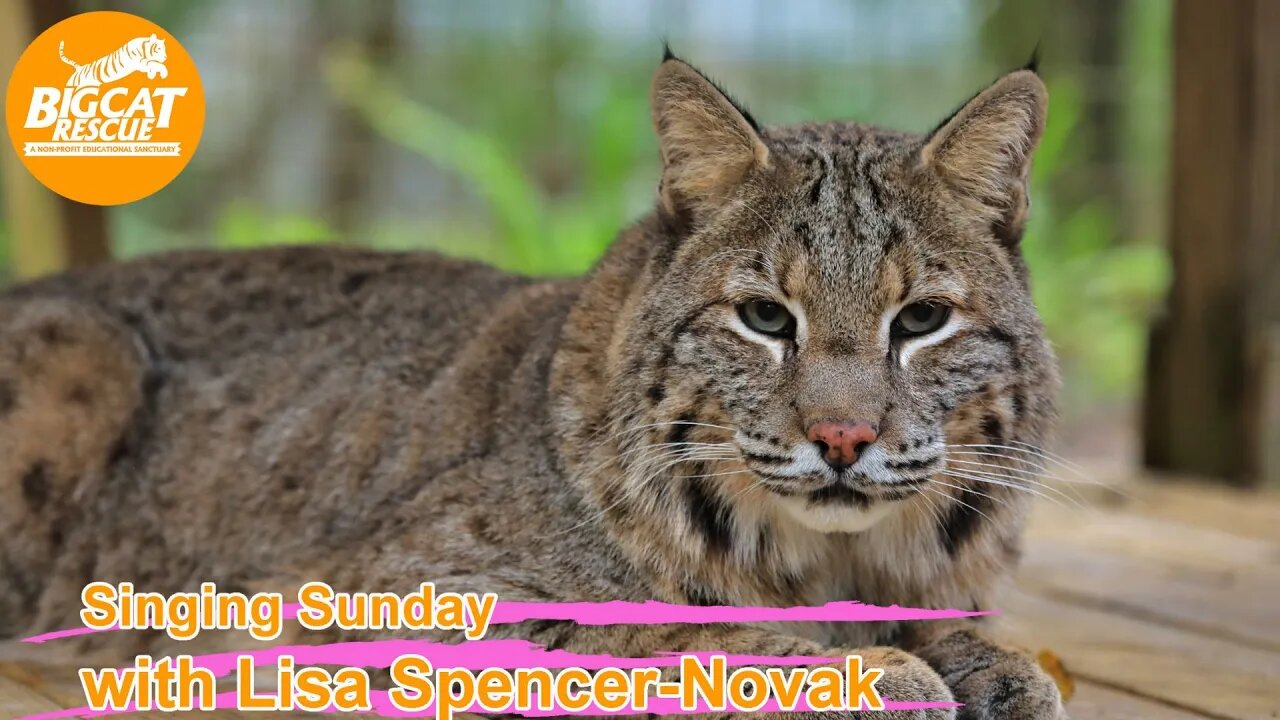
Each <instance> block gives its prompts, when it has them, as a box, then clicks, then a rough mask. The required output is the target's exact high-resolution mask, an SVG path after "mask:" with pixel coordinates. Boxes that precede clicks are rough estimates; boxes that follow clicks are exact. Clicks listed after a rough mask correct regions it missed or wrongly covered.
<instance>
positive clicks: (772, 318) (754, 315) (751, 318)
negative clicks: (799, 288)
mask: <svg viewBox="0 0 1280 720" xmlns="http://www.w3.org/2000/svg"><path fill="white" fill-rule="evenodd" d="M738 317H740V318H742V322H743V323H744V324H746V326H747V327H749V328H751V329H752V330H755V331H756V332H758V333H760V334H762V335H772V336H773V337H781V338H790V337H794V336H795V334H796V320H795V318H793V317H791V313H789V312H787V309H786V308H784V307H782V305H780V304H778V303H776V302H770V301H768V300H751V301H749V302H744V303H742V304H741V305H739V306H738Z"/></svg>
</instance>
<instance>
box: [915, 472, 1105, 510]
mask: <svg viewBox="0 0 1280 720" xmlns="http://www.w3.org/2000/svg"><path fill="white" fill-rule="evenodd" d="M939 475H943V476H946V477H952V478H956V479H957V480H972V481H973V482H981V483H987V484H989V485H998V486H1000V487H1006V488H1009V489H1011V490H1019V491H1021V492H1025V493H1027V494H1029V495H1035V496H1036V497H1039V498H1042V499H1044V500H1046V501H1048V502H1051V503H1053V504H1055V505H1058V506H1062V507H1065V506H1064V505H1063V501H1062V500H1060V499H1058V498H1055V497H1053V496H1051V495H1047V494H1045V493H1043V492H1041V491H1039V490H1037V489H1036V488H1034V487H1031V486H1029V485H1025V484H1023V483H1022V482H1021V481H1019V480H1017V479H1012V480H1011V479H1009V478H1000V477H983V476H982V475H974V474H971V473H968V472H961V471H955V470H944V471H942V472H941V473H939ZM1064 497H1065V498H1066V499H1067V500H1068V501H1070V502H1072V503H1074V504H1075V505H1076V506H1077V507H1079V508H1080V509H1084V506H1083V505H1080V504H1079V503H1078V502H1077V501H1076V500H1075V498H1072V497H1070V496H1064Z"/></svg>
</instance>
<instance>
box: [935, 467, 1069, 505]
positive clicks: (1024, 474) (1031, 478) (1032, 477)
mask: <svg viewBox="0 0 1280 720" xmlns="http://www.w3.org/2000/svg"><path fill="white" fill-rule="evenodd" d="M947 462H948V463H955V464H957V465H967V466H973V467H975V468H979V467H980V468H992V469H995V470H1003V471H1004V473H1010V472H1013V473H1018V477H1019V478H1021V479H1022V480H1024V481H1025V482H1029V483H1035V484H1037V485H1040V486H1041V487H1044V488H1046V489H1052V488H1051V486H1050V485H1048V484H1046V483H1041V482H1039V481H1038V479H1039V478H1044V479H1046V480H1061V478H1059V477H1057V476H1056V475H1049V474H1047V473H1045V472H1036V471H1032V470H1024V469H1022V468H1010V467H1006V466H1004V465H998V464H996V463H985V462H978V461H976V460H957V459H953V458H948V459H947ZM957 469H959V470H964V471H965V472H974V473H981V474H985V473H986V472H990V471H982V470H974V469H972V468H969V467H965V468H957ZM1004 473H992V474H993V475H1000V476H1001V477H1009V476H1008V475H1006V474H1004ZM1067 488H1068V489H1069V490H1071V491H1072V494H1073V495H1074V496H1075V497H1076V498H1077V499H1079V500H1083V498H1082V497H1081V496H1080V493H1079V491H1078V490H1076V488H1075V487H1074V486H1073V485H1071V484H1068V485H1067ZM1058 492H1064V491H1061V490H1058ZM1064 494H1065V492H1064Z"/></svg>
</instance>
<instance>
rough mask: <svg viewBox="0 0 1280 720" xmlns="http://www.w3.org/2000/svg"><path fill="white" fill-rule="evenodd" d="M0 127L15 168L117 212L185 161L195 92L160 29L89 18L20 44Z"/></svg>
mask: <svg viewBox="0 0 1280 720" xmlns="http://www.w3.org/2000/svg"><path fill="white" fill-rule="evenodd" d="M5 120H6V123H7V125H8V128H9V138H10V139H11V140H12V142H13V148H14V150H15V151H17V153H18V156H19V157H20V158H21V159H22V163H23V164H24V165H26V167H27V169H28V170H29V171H31V174H32V175H34V176H35V177H36V179H37V180H39V181H40V182H41V183H43V184H44V185H45V186H46V187H48V188H49V189H50V190H53V191H54V192H56V193H58V194H59V195H62V196H64V197H68V198H70V199H72V200H76V201H79V202H82V203H88V204H90V205H119V204H121V203H127V202H133V201H135V200H141V199H142V198H144V197H147V196H148V195H151V194H152V193H154V192H156V191H157V190H160V189H161V188H163V187H164V186H165V185H168V184H169V182H170V181H172V180H173V179H174V178H175V177H177V176H178V173H180V172H182V169H183V168H185V167H186V166H187V163H188V162H190V160H191V156H192V154H193V153H195V150H196V145H197V144H198V143H199V142H200V133H201V131H202V130H203V128H204V88H203V87H202V86H201V84H200V75H199V73H198V72H197V70H196V65H195V62H194V61H192V59H191V56H190V55H188V54H187V51H186V50H185V49H183V47H182V45H180V44H179V43H178V41H177V40H175V39H174V38H173V36H172V35H170V34H169V33H167V32H165V30H164V28H162V27H160V26H159V25H156V24H155V23H153V22H151V21H149V20H146V19H145V18H141V17H138V16H136V15H130V14H128V13H121V12H90V13H84V14H82V15H76V16H73V17H70V18H67V19H66V20H63V21H62V22H60V23H58V24H56V25H54V26H53V27H51V28H49V29H48V30H46V31H45V32H43V33H41V35H40V36H39V37H37V38H36V39H35V40H34V41H33V42H32V43H31V44H30V45H29V46H27V49H26V51H24V52H23V53H22V57H21V58H19V59H18V64H17V66H15V67H14V69H13V75H12V76H11V77H10V78H9V87H8V90H7V92H6V94H5Z"/></svg>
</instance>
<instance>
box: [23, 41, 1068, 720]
mask: <svg viewBox="0 0 1280 720" xmlns="http://www.w3.org/2000/svg"><path fill="white" fill-rule="evenodd" d="M651 102H652V113H653V120H654V125H655V128H656V131H657V134H658V136H659V139H660V147H661V159H662V177H661V182H660V186H659V192H658V202H657V206H656V208H655V209H654V210H653V212H651V213H650V214H648V215H647V216H645V217H644V218H643V219H641V220H639V221H638V222H637V223H636V224H635V225H633V226H631V227H629V228H627V229H625V230H624V231H623V232H622V233H621V234H620V236H619V237H618V239H617V241H616V242H615V243H614V244H613V246H612V247H611V249H610V250H609V251H608V253H607V254H606V255H605V257H604V258H603V259H602V260H601V261H600V262H599V264H598V265H597V266H596V267H595V269H594V270H592V271H591V272H590V273H589V274H588V275H587V276H586V277H584V278H580V279H557V280H537V279H530V278H523V277H513V276H511V275H507V274H504V273H502V272H499V271H498V270H495V269H492V268H489V267H486V266H482V265H479V264H475V263H470V262H463V261H458V260H451V259H447V258H444V257H438V256H435V255H431V254H424V253H418V254H382V253H375V252H368V251H361V250H355V249H336V248H287V249H269V250H261V251H253V252H243V253H226V254H223V253H210V252H186V253H179V254H173V255H165V256H159V257H151V258H146V259H143V260H139V261H135V262H128V263H118V264H113V265H109V266H106V267H101V268H95V269H91V270H82V271H76V272H71V273H67V274H64V275H61V276H57V277H53V278H50V279H46V280H43V281H39V282H35V283H31V284H27V285H23V286H19V287H16V288H12V289H10V290H8V291H7V292H6V293H4V294H3V295H0V578H2V579H3V581H2V582H0V633H2V634H9V635H12V634H16V633H19V632H35V631H44V630H50V629H54V628H59V627H65V626H68V625H71V624H74V622H75V619H76V617H77V615H76V613H77V611H78V609H79V590H80V588H81V587H82V585H83V584H85V583H86V582H89V581H91V580H107V581H112V582H116V581H121V580H126V579H127V580H131V581H133V582H134V583H135V584H136V586H137V587H138V588H139V589H147V590H155V591H161V592H174V591H178V590H193V589H195V587H196V586H197V584H198V583H199V582H200V581H202V580H213V581H215V582H216V583H218V585H219V587H220V588H222V589H237V588H246V587H248V586H250V585H253V586H257V587H263V586H270V587H274V588H276V589H280V590H282V591H285V592H290V591H291V590H290V586H293V587H295V588H296V585H297V584H298V583H301V582H304V581H306V580H310V579H324V580H326V581H328V582H330V583H331V584H332V585H334V586H335V587H336V588H338V589H340V590H393V591H401V592H403V591H407V590H412V589H416V587H417V583H419V582H421V581H422V580H424V579H429V580H433V581H435V582H436V583H437V585H438V586H440V587H441V589H456V590H474V591H493V592H496V593H498V594H499V596H500V597H502V598H505V599H520V600H533V601H555V600H594V601H605V600H615V599H622V600H637V601H638V600H647V599H657V600H663V601H668V602H675V603H686V604H703V605H722V604H723V605H745V604H752V605H774V606H790V605H801V604H820V603H823V602H826V601H830V600H836V599H857V600H861V601H864V602H868V603H875V604H894V603H897V604H901V605H909V606H922V607H936V608H944V607H949V608H963V609H979V608H992V607H996V606H997V600H996V594H995V593H996V591H997V589H998V586H999V585H1000V584H1001V583H1002V581H1003V580H1004V579H1005V578H1006V577H1007V576H1008V574H1009V571H1010V569H1011V568H1012V566H1013V565H1014V564H1015V563H1016V561H1017V559H1018V555H1019V549H1020V535H1021V530H1022V525H1023V520H1024V515H1025V513H1026V509H1027V504H1028V503H1027V494H1026V493H1025V492H1020V488H1019V487H1018V485H1017V483H1016V482H1013V481H1010V480H1008V479H1006V480H999V479H998V478H1016V477H1017V476H1018V472H1019V471H1020V470H1021V469H1024V468H1025V467H1027V465H1026V461H1025V460H1024V459H1023V458H1024V457H1027V456H1026V455H1025V454H1024V453H1022V452H1019V449H1020V448H1023V447H1033V446H1037V445H1039V444H1041V443H1043V442H1044V439H1045V436H1046V433H1047V432H1048V431H1049V429H1050V424H1051V420H1052V417H1053V415H1054V410H1053V395H1054V393H1055V388H1056V385H1057V373H1056V369H1055V361H1054V358H1053V355H1052V353H1051V350H1050V348H1049V345H1048V344H1047V342H1046V340H1045V338H1044V333H1043V329H1042V326H1041V323H1040V321H1039V319H1038V317H1037V314H1036V311H1035V308H1034V306H1033V305H1032V302H1031V299H1030V296H1029V292H1028V278H1027V269H1026V266H1025V265H1024V263H1023V260H1022V258H1021V257H1020V250H1019V238H1020V235H1021V233H1022V229H1023V225H1024V220H1025V216H1026V212H1027V192H1026V183H1027V177H1028V170H1029V165H1030V162H1031V155H1032V151H1033V149H1034V147H1035V145H1036V143H1037V141H1038V139H1039V137H1040V134H1041V130H1042V127H1043V125H1044V119H1045V112H1046V107H1047V96H1046V91H1045V88H1044V85H1043V84H1042V82H1041V81H1040V79H1039V78H1038V76H1037V75H1036V73H1035V71H1034V69H1033V68H1032V69H1026V70H1019V71H1015V72H1012V73H1010V74H1008V75H1005V76H1004V77H1002V78H1000V79H999V80H998V81H997V82H995V83H994V84H993V85H991V86H990V87H988V88H987V89H985V90H983V91H982V92H981V93H979V94H978V95H977V96H975V97H974V98H972V99H971V100H970V101H969V102H967V103H966V104H965V105H964V106H963V107H961V108H960V109H959V110H958V111H957V112H956V113H955V114H954V115H953V116H952V117H950V118H949V119H947V120H946V121H945V122H943V123H942V124H941V125H940V126H939V127H938V128H937V129H936V130H934V131H932V132H930V133H928V134H927V135H918V134H911V133H904V132H893V131H887V130H882V129H878V128H874V127H869V126H866V125H860V124H853V123H843V122H832V123H824V124H805V125H798V126H793V127H764V126H761V125H759V124H758V123H757V122H756V121H755V120H754V119H753V118H752V117H751V115H750V114H748V113H747V112H746V111H745V110H743V109H742V108H741V107H740V106H738V105H737V104H735V103H734V101H733V100H731V99H730V97H729V96H728V95H726V94H725V93H724V92H722V91H721V90H720V89H719V88H718V87H717V86H716V85H715V84H713V83H712V82H711V81H709V80H708V79H706V77H705V76H703V75H702V74H701V73H700V72H698V71H697V70H695V69H694V68H693V67H691V66H690V65H688V64H687V63H685V62H684V61H682V60H680V59H678V58H675V57H673V56H671V55H670V54H669V53H668V54H667V56H666V57H665V58H664V60H663V62H662V63H661V65H660V66H659V67H658V69H657V71H656V74H655V77H654V80H653V85H652V90H651ZM975 448H977V449H975ZM984 467H985V468H989V469H991V470H995V472H990V471H983V470H982V469H981V468H984ZM989 479H990V480H992V481H990V482H989V481H988V480H989ZM370 634H372V633H370ZM495 634H496V635H498V636H502V635H507V636H514V637H523V638H527V639H529V640H532V641H535V642H537V643H541V644H544V645H546V646H548V647H551V648H557V649H565V650H570V651H576V652H585V653H610V654H613V655H618V656H648V655H652V654H656V653H659V652H663V651H691V650H723V651H728V652H738V653H749V654H757V655H765V654H768V655H793V654H808V655H842V654H845V653H847V652H857V653H860V654H862V655H863V657H864V658H865V659H866V662H867V663H868V664H869V665H871V666H874V667H880V668H883V669H884V670H885V676H884V677H883V679H882V680H881V681H880V684H879V686H878V687H879V689H880V691H881V692H882V693H883V694H884V695H885V696H887V697H891V698H895V699H901V700H934V701H950V700H952V699H953V698H954V699H955V700H956V701H958V702H961V703H963V707H962V708H960V709H959V710H958V711H957V710H952V709H946V710H927V711H925V710H917V711H911V712H898V713H891V714H890V715H889V717H904V718H905V717H911V718H950V717H960V718H1019V719H1025V718H1060V717H1063V716H1064V712H1063V709H1062V704H1061V701H1060V698H1059V694H1058V691H1057V690H1056V688H1055V686H1054V684H1053V682H1052V680H1051V679H1050V678H1049V677H1048V676H1047V675H1045V674H1043V673H1042V672H1041V671H1040V670H1039V668H1038V667H1037V664H1036V662H1035V661H1034V660H1033V659H1032V658H1031V657H1029V656H1028V655H1026V654H1024V653H1023V652H1021V651H1019V650H1015V649H1012V648H1010V647H1008V646H1006V645H1004V644H1002V643H1001V642H1000V641H999V640H996V639H993V637H992V636H991V634H990V630H989V629H988V628H987V627H986V622H985V621H984V620H982V619H975V620H964V621H945V622H926V623H857V624H853V623H850V624H842V625H823V626H817V625H812V626H811V625H805V624H785V625H777V626H772V625H771V626H754V625H728V624H713V625H669V626H645V627H623V626H618V627H588V626H577V625H574V624H572V623H568V622H557V621H542V622H527V623H523V624H520V625H511V626H502V627H498V628H496V629H495ZM126 637H131V638H135V641H136V638H137V637H138V635H137V634H136V633H115V634H112V635H107V636H98V639H99V640H111V639H114V640H123V639H124V638H126ZM855 714H856V713H855Z"/></svg>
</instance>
